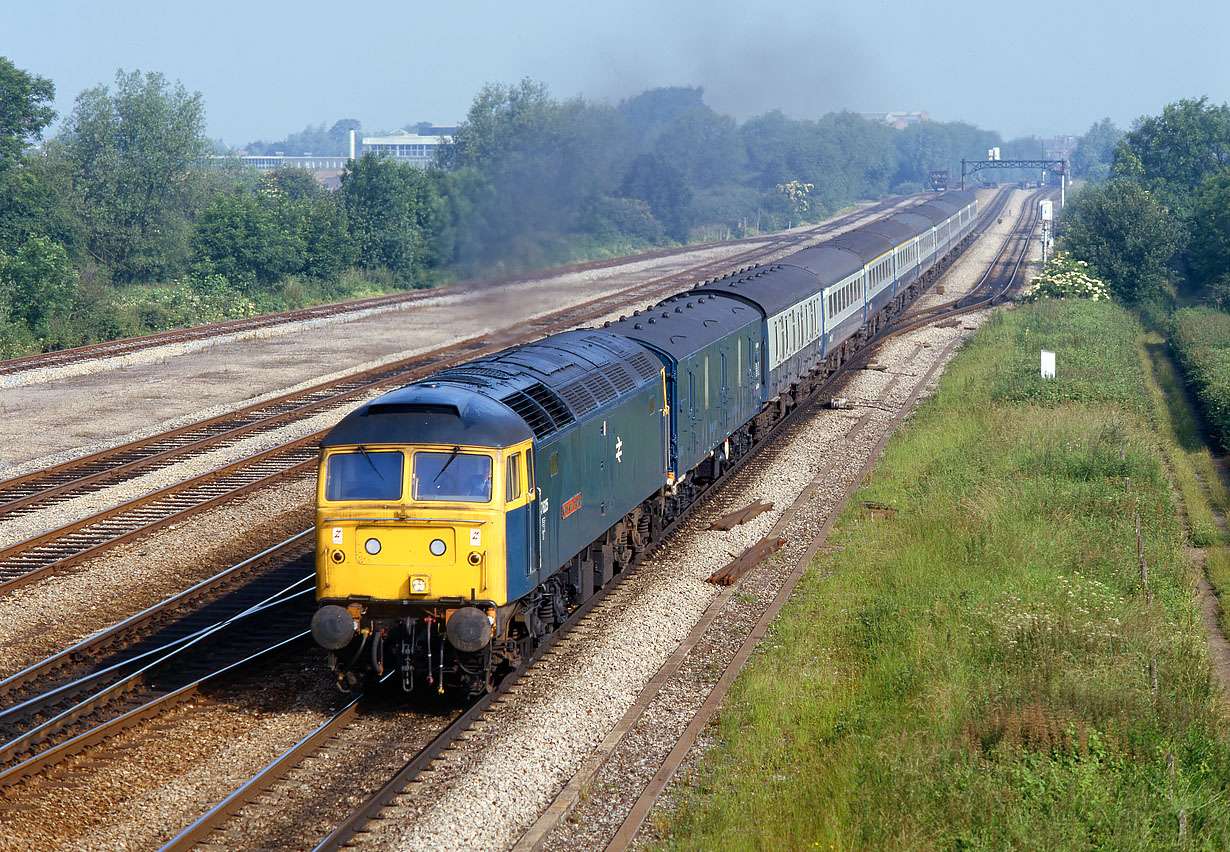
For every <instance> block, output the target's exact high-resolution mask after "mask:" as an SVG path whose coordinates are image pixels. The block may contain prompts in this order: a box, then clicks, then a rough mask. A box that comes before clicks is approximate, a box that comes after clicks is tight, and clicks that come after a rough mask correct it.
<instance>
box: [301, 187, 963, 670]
mask: <svg viewBox="0 0 1230 852" xmlns="http://www.w3.org/2000/svg"><path fill="white" fill-rule="evenodd" d="M975 215H976V202H975V199H974V197H973V194H972V193H966V192H950V193H945V194H942V195H938V196H935V197H932V198H929V199H928V200H926V201H925V202H922V203H919V204H916V205H913V206H912V207H909V208H907V209H906V210H905V211H904V212H900V213H897V214H895V215H892V216H889V217H887V218H885V219H882V220H879V221H877V222H874V223H872V224H869V225H865V226H862V227H859V228H856V229H854V230H852V231H849V232H847V233H845V234H842V235H841V236H838V237H836V238H834V239H831V240H828V241H826V242H824V243H822V244H820V245H818V246H815V247H812V248H808V249H804V250H803V251H800V252H797V253H795V254H793V255H790V256H789V257H786V258H784V259H782V260H780V261H776V262H774V263H770V264H766V265H763V266H758V267H754V268H751V269H747V270H744V271H743V272H740V273H738V274H734V275H729V276H726V277H724V278H720V279H715V280H712V281H707V282H704V283H701V284H698V285H697V286H695V287H693V288H692V289H690V290H687V291H685V292H682V293H679V294H678V295H675V296H672V297H670V298H668V299H666V300H664V301H662V302H660V303H658V304H657V305H655V306H653V307H652V308H649V309H646V310H644V311H638V312H636V313H634V314H633V315H632V316H627V317H622V318H621V319H620V320H619V321H617V322H610V323H606V324H605V325H604V326H603V327H602V328H594V329H582V330H578V331H570V332H565V333H562V334H555V335H551V336H549V337H546V338H543V339H542V340H539V341H537V342H535V343H531V344H528V345H524V346H517V347H514V348H512V349H508V350H505V351H504V352H501V353H499V354H496V355H492V356H490V357H485V358H480V359H477V360H474V361H471V362H468V363H465V364H462V365H460V366H456V367H452V368H449V369H447V370H445V371H443V372H440V373H437V374H435V375H433V376H430V377H428V378H426V379H423V380H421V381H417V382H414V383H412V384H409V385H407V386H406V387H403V388H401V389H399V390H395V391H392V392H390V393H387V394H385V395H383V396H381V397H378V398H376V399H373V400H371V401H369V402H367V403H365V404H364V405H361V406H360V407H359V408H357V409H356V410H354V411H352V412H351V413H350V414H348V415H347V416H346V417H344V418H343V419H342V420H341V421H340V422H339V423H338V424H337V426H336V427H334V429H333V430H332V431H331V432H329V433H328V435H327V436H326V437H325V439H324V440H323V441H322V446H321V461H320V473H319V478H318V483H317V502H316V596H317V600H318V603H319V608H318V609H317V611H316V614H315V615H314V617H313V619H312V633H313V636H314V638H315V640H316V641H317V643H318V644H319V645H321V646H322V647H324V648H326V649H328V650H329V652H330V655H329V657H330V664H331V666H332V668H333V670H334V672H335V673H336V675H337V678H338V683H339V685H340V686H341V687H342V688H343V689H346V690H349V689H353V688H355V687H361V686H364V685H366V684H369V683H370V682H371V681H373V680H374V679H377V678H382V677H384V676H385V675H386V674H393V673H395V674H396V675H397V676H398V678H399V680H400V683H401V686H402V688H403V689H405V690H406V691H412V690H416V689H424V688H427V689H431V690H434V691H437V692H444V691H446V690H448V691H457V692H460V693H478V692H482V691H484V690H486V689H489V688H490V687H491V685H492V684H493V682H494V678H495V677H496V676H497V675H498V674H499V673H500V672H501V671H504V670H507V669H508V668H509V667H513V666H515V665H517V664H518V663H519V662H520V660H521V659H523V658H524V657H525V656H526V655H528V654H530V653H531V652H532V651H533V649H534V647H535V646H536V645H537V644H538V643H539V642H540V641H541V640H542V639H543V638H544V637H546V636H547V635H548V634H549V633H551V632H552V631H553V630H554V629H555V628H556V627H557V626H558V625H559V624H561V623H562V622H563V621H564V619H565V618H566V617H567V615H568V613H569V611H570V610H571V609H572V608H574V607H575V606H577V605H578V604H579V603H581V602H583V601H585V600H586V599H587V598H588V597H590V596H591V595H592V594H593V593H594V591H595V589H598V588H600V587H601V586H602V585H603V584H605V583H607V582H609V581H610V580H611V578H612V577H613V576H614V575H615V574H616V573H617V572H619V571H620V570H622V569H623V568H624V567H626V566H627V565H629V564H631V562H632V561H633V560H634V559H635V558H636V556H637V554H639V553H641V552H643V551H644V550H646V549H647V548H648V547H649V546H650V545H651V544H652V543H653V542H655V541H656V540H657V538H658V535H659V533H660V531H661V529H662V527H663V525H665V524H667V523H669V522H670V521H671V520H672V519H673V518H675V517H676V516H677V515H678V514H679V513H680V512H682V511H683V510H684V509H685V508H686V507H687V505H688V504H689V503H691V502H692V501H693V500H695V499H696V497H697V496H698V495H699V494H700V493H701V492H702V491H703V490H704V489H705V488H707V487H708V486H709V485H710V484H711V483H712V482H713V481H715V480H716V479H717V478H718V477H719V476H720V475H721V473H722V471H723V470H724V469H725V468H726V466H727V465H729V464H731V463H732V462H734V461H735V460H737V459H738V458H739V456H741V455H742V454H744V453H746V452H747V451H748V450H749V449H751V447H752V446H753V445H754V444H755V442H756V440H757V439H758V437H759V435H760V434H762V433H763V432H764V431H765V430H767V429H768V428H770V427H771V426H772V425H773V423H775V422H776V421H777V420H778V419H780V418H781V417H782V416H784V415H785V414H786V413H787V412H788V411H789V410H790V409H791V407H792V406H793V405H794V404H795V401H796V400H798V399H801V398H803V397H804V396H805V395H806V394H807V393H809V392H810V391H811V390H812V389H814V388H815V387H816V386H818V384H819V383H820V382H821V381H823V379H824V378H825V377H826V376H827V375H829V374H830V373H831V372H832V371H834V370H835V369H837V368H838V367H839V366H840V365H841V363H842V362H843V361H844V360H845V359H846V358H847V357H848V356H849V355H850V354H851V353H852V352H853V351H854V350H855V349H856V348H857V347H858V346H859V345H861V343H862V342H864V341H865V340H866V339H867V338H868V337H870V336H871V335H872V334H874V333H875V331H876V330H877V329H878V328H879V327H880V326H881V325H882V324H883V323H884V322H885V321H886V320H887V319H888V318H890V317H891V316H892V315H893V314H894V313H896V312H899V311H901V310H902V309H903V308H904V307H905V305H906V304H907V303H908V302H909V301H910V300H912V299H913V298H914V296H915V295H917V293H918V292H919V291H920V290H921V288H922V287H923V286H925V283H926V282H927V281H928V280H929V279H930V277H932V276H933V275H934V274H936V272H937V271H938V269H940V268H941V267H942V266H943V265H944V264H945V263H946V262H947V260H948V259H949V258H950V257H951V256H952V254H953V253H954V251H955V249H956V248H957V247H958V246H959V245H961V244H962V242H963V241H964V240H966V239H967V238H968V236H969V234H970V231H971V229H972V225H973V222H974V218H975Z"/></svg>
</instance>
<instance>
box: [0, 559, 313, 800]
mask: <svg viewBox="0 0 1230 852" xmlns="http://www.w3.org/2000/svg"><path fill="white" fill-rule="evenodd" d="M302 567H303V566H302V565H300V572H299V573H300V574H301V575H302V574H303V571H302ZM269 586H270V580H269V578H265V581H264V582H259V583H254V584H253V585H252V586H251V587H250V588H249V590H248V595H249V596H257V597H259V596H260V595H261V594H262V592H263V591H264V590H265V589H267V588H269ZM314 591H315V589H314V577H313V576H312V574H311V573H310V572H309V573H308V574H306V575H304V576H300V577H299V578H298V579H297V580H294V581H292V582H291V583H290V585H288V586H285V587H280V588H275V589H274V590H273V591H272V592H271V593H268V594H265V596H264V597H263V598H259V599H258V600H256V601H255V602H254V603H252V604H251V605H249V606H247V607H245V608H243V609H241V610H239V611H238V612H234V613H232V614H230V615H228V616H227V617H226V618H224V619H223V620H221V621H217V622H214V623H210V624H207V625H205V626H200V627H196V629H193V630H190V631H188V632H185V633H183V635H181V636H179V637H174V638H167V639H166V640H165V641H163V642H162V643H161V644H158V645H157V646H156V647H153V648H149V649H145V650H142V649H141V646H140V644H138V645H137V646H135V648H133V649H130V653H128V654H124V655H122V656H123V657H124V659H121V660H120V661H118V662H109V663H107V664H103V665H100V666H98V667H97V669H96V670H95V671H93V672H90V673H88V674H84V675H81V676H79V677H77V678H75V679H71V680H69V681H67V682H65V683H63V684H61V685H59V686H56V687H54V688H52V689H50V690H48V691H45V692H42V693H40V694H37V695H35V696H33V697H30V698H26V699H25V700H23V701H21V702H20V703H18V704H15V705H13V706H11V707H8V708H6V709H5V710H3V711H0V734H2V735H3V742H2V743H0V766H4V767H5V769H3V771H0V787H5V786H11V785H13V784H16V783H18V782H20V781H23V780H25V779H27V778H30V777H32V776H34V775H37V774H40V773H42V772H44V771H46V770H47V769H48V768H50V767H53V766H55V765H57V764H58V763H60V762H62V761H64V760H66V759H67V758H69V757H72V756H74V755H77V754H80V753H81V752H82V751H84V750H86V749H88V748H90V747H93V746H96V745H98V744H99V743H102V742H104V741H105V740H107V739H109V738H111V737H113V736H115V735H116V734H117V733H119V732H121V731H123V730H126V729H128V728H132V727H135V726H137V725H139V724H141V723H143V722H146V721H148V720H150V719H153V718H156V717H157V716H159V715H161V714H163V713H165V712H167V711H168V710H170V709H172V708H174V707H176V706H178V705H180V704H183V703H185V702H187V701H190V700H192V699H194V698H196V697H197V696H198V695H199V694H200V692H201V690H202V688H203V687H205V686H206V685H207V684H211V683H215V682H217V681H220V680H222V679H223V678H225V677H227V676H230V675H233V674H235V673H236V672H237V671H240V670H242V669H243V668H244V667H247V666H252V665H255V664H257V663H263V662H264V661H266V660H268V659H269V658H271V657H272V656H274V655H276V654H278V653H281V652H283V651H285V650H287V649H289V648H293V647H294V646H296V645H299V646H302V647H307V646H308V645H309V644H310V640H309V634H308V631H306V630H304V629H303V626H304V625H305V624H306V623H307V620H308V619H309V618H310V615H311V612H312V605H313V603H314ZM198 620H199V619H198Z"/></svg>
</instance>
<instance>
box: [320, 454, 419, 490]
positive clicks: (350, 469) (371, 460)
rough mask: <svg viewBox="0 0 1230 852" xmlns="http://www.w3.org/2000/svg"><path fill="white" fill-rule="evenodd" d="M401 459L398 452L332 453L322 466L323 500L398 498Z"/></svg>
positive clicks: (402, 458)
mask: <svg viewBox="0 0 1230 852" xmlns="http://www.w3.org/2000/svg"><path fill="white" fill-rule="evenodd" d="M403 461H404V457H403V456H402V454H401V453H399V452H388V451H384V452H372V451H371V450H358V451H356V452H344V453H333V454H332V455H330V456H329V461H328V463H327V467H326V468H325V499H326V500H400V499H401V482H402V464H403Z"/></svg>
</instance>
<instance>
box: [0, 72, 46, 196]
mask: <svg viewBox="0 0 1230 852" xmlns="http://www.w3.org/2000/svg"><path fill="white" fill-rule="evenodd" d="M55 96H56V87H55V85H54V84H53V83H52V82H51V81H50V80H48V79H46V78H44V77H38V76H36V75H33V74H30V73H28V72H26V71H22V70H21V69H20V68H18V67H17V66H16V65H14V64H13V63H12V62H10V61H9V60H8V59H7V58H6V57H3V56H0V172H3V171H5V170H7V169H9V168H12V166H13V165H14V164H15V163H17V162H18V161H19V160H20V159H21V153H22V151H23V150H24V149H25V147H26V145H27V144H28V143H29V142H30V141H31V140H34V139H38V138H39V136H40V135H41V134H42V132H43V129H44V128H45V127H46V126H47V125H49V124H51V122H52V121H54V120H55V117H56V113H55V110H53V109H52V108H51V107H50V106H49V104H50V103H51V102H52V101H53V100H55Z"/></svg>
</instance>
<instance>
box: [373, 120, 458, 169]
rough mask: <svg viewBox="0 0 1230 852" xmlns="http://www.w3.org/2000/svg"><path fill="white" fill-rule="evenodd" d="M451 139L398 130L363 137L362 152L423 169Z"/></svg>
mask: <svg viewBox="0 0 1230 852" xmlns="http://www.w3.org/2000/svg"><path fill="white" fill-rule="evenodd" d="M432 129H433V130H437V129H439V130H444V129H446V128H434V127H433V128H432ZM448 129H451V128H448ZM452 138H453V137H452V136H447V135H435V136H420V135H419V134H417V133H411V132H409V131H408V130H398V131H397V132H396V133H390V134H389V135H388V136H364V137H363V152H364V153H368V152H371V153H373V154H378V155H380V156H383V157H392V158H393V159H395V160H400V161H401V162H405V163H410V164H411V165H414V166H418V167H419V168H421V169H425V168H427V167H428V166H430V165H431V164H432V163H433V162H434V161H435V159H436V151H438V150H439V149H440V146H441V145H447V144H448V143H449V142H451V141H452Z"/></svg>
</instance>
